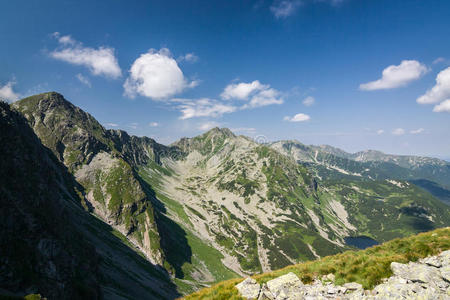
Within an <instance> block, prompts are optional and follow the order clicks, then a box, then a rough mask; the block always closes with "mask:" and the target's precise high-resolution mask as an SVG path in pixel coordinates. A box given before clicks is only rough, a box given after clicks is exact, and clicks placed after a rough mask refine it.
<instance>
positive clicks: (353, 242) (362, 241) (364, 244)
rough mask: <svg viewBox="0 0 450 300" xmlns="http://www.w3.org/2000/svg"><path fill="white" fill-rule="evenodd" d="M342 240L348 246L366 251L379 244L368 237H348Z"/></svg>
mask: <svg viewBox="0 0 450 300" xmlns="http://www.w3.org/2000/svg"><path fill="white" fill-rule="evenodd" d="M344 240H345V243H346V244H347V245H348V246H353V247H356V248H359V249H366V248H368V247H372V246H375V245H378V244H379V243H378V242H377V241H376V240H374V239H372V238H370V237H368V236H348V237H346V238H344Z"/></svg>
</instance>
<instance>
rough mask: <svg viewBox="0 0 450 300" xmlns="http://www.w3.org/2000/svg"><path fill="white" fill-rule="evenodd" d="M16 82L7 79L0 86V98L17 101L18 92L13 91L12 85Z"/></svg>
mask: <svg viewBox="0 0 450 300" xmlns="http://www.w3.org/2000/svg"><path fill="white" fill-rule="evenodd" d="M15 84H16V82H15V81H9V82H8V83H6V84H5V85H4V86H0V99H2V100H6V101H7V102H13V101H17V100H19V98H20V94H18V93H16V92H14V89H13V86H14V85H15Z"/></svg>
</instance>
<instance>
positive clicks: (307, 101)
mask: <svg viewBox="0 0 450 300" xmlns="http://www.w3.org/2000/svg"><path fill="white" fill-rule="evenodd" d="M315 102H316V99H314V97H312V96H308V97H306V98H305V99H303V101H302V103H303V105H304V106H311V105H313V104H314V103H315Z"/></svg>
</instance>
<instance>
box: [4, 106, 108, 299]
mask: <svg viewBox="0 0 450 300" xmlns="http://www.w3.org/2000/svg"><path fill="white" fill-rule="evenodd" d="M0 153H1V155H2V158H1V159H0V220H1V221H0V288H1V289H2V290H7V291H10V292H12V293H13V294H18V295H24V294H28V293H35V292H39V293H41V294H42V295H45V296H46V297H48V298H49V299H77V298H78V299H80V298H85V299H100V298H101V291H100V285H99V282H100V279H99V277H100V275H99V273H100V271H99V256H98V254H97V253H96V251H95V248H94V247H93V245H92V244H91V243H89V242H88V241H86V239H85V237H83V236H82V233H81V231H80V230H79V229H78V228H77V226H76V224H77V220H76V218H75V217H74V216H73V214H72V213H73V209H72V207H75V208H76V207H77V204H78V207H79V208H80V210H81V206H79V200H76V199H77V188H76V185H75V184H73V182H72V184H69V183H70V182H71V181H70V178H69V177H68V176H66V174H65V170H64V167H63V166H62V165H60V164H59V163H58V161H57V159H56V158H55V157H54V156H53V154H52V153H51V152H50V151H48V149H46V148H45V147H44V146H42V144H41V143H40V141H39V139H38V138H37V137H36V135H35V134H34V132H33V131H32V129H31V128H30V127H29V126H28V124H27V121H26V119H25V118H23V116H21V115H20V114H18V113H17V112H15V111H12V110H10V108H9V105H8V104H6V103H3V102H1V101H0ZM78 221H79V220H78ZM68 233H70V234H68ZM0 298H1V296H0Z"/></svg>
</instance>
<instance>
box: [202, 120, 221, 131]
mask: <svg viewBox="0 0 450 300" xmlns="http://www.w3.org/2000/svg"><path fill="white" fill-rule="evenodd" d="M219 126H220V123H217V122H214V121H210V122H205V123H202V124H200V125H199V126H198V129H199V130H202V131H206V130H210V129H211V128H214V127H219Z"/></svg>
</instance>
